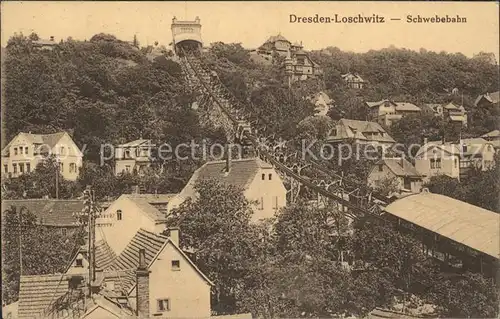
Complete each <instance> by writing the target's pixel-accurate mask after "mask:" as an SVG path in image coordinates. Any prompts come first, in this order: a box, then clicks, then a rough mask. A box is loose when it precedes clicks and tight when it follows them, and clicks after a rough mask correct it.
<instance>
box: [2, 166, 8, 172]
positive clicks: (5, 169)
mask: <svg viewBox="0 0 500 319" xmlns="http://www.w3.org/2000/svg"><path fill="white" fill-rule="evenodd" d="M3 171H4V173H6V174H7V173H8V172H9V166H8V165H4V166H3Z"/></svg>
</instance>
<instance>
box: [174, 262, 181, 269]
mask: <svg viewBox="0 0 500 319" xmlns="http://www.w3.org/2000/svg"><path fill="white" fill-rule="evenodd" d="M172 270H181V262H180V261H179V260H172Z"/></svg>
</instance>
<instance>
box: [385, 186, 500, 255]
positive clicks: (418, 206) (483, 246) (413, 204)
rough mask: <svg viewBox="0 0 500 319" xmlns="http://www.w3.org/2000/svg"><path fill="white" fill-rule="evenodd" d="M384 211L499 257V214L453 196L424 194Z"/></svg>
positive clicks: (404, 199) (392, 205) (397, 202)
mask: <svg viewBox="0 0 500 319" xmlns="http://www.w3.org/2000/svg"><path fill="white" fill-rule="evenodd" d="M385 211H386V212H387V213H389V214H391V215H393V216H396V217H398V218H401V219H404V220H406V221H408V222H411V223H412V224H415V225H418V226H420V227H423V228H425V229H428V230H429V231H432V232H434V233H437V234H439V235H441V236H444V237H447V238H449V239H451V240H453V241H455V242H458V243H460V244H463V245H465V246H468V247H470V248H472V249H474V250H477V251H480V252H482V253H484V254H487V255H490V256H492V257H495V258H500V214H497V213H495V212H492V211H489V210H486V209H484V208H481V207H477V206H474V205H471V204H468V203H465V202H462V201H459V200H456V199H454V198H451V197H447V196H443V195H439V194H432V193H429V192H422V193H420V194H415V195H410V196H407V197H404V198H401V199H399V200H396V201H395V202H393V203H391V204H390V205H388V206H387V207H386V208H385Z"/></svg>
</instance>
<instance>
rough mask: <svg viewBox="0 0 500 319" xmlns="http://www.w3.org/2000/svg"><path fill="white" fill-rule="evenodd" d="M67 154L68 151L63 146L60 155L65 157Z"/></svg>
mask: <svg viewBox="0 0 500 319" xmlns="http://www.w3.org/2000/svg"><path fill="white" fill-rule="evenodd" d="M65 153H66V150H65V149H64V146H61V148H60V150H59V154H60V155H65Z"/></svg>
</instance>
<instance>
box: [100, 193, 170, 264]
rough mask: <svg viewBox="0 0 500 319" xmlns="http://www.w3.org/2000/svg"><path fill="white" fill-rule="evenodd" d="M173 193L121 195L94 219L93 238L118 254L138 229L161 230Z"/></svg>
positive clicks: (158, 231)
mask: <svg viewBox="0 0 500 319" xmlns="http://www.w3.org/2000/svg"><path fill="white" fill-rule="evenodd" d="M174 197H175V194H123V195H121V196H120V197H119V198H118V199H117V200H115V201H114V202H113V203H112V204H111V205H110V206H109V207H108V208H107V209H106V210H104V212H102V213H101V214H99V216H98V217H97V218H96V229H97V230H96V238H97V240H100V239H103V240H105V241H106V242H107V243H108V244H109V246H110V247H111V249H112V250H113V251H114V252H115V253H116V254H117V255H119V254H120V253H121V252H122V251H123V249H124V248H125V246H126V245H127V243H128V242H129V241H130V240H131V239H132V238H133V237H134V236H135V234H136V233H137V231H138V230H139V229H141V228H142V229H145V230H147V231H151V232H153V233H157V234H160V233H161V232H163V231H164V230H165V225H166V221H167V217H168V203H169V202H170V201H171V200H173V198H174Z"/></svg>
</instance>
